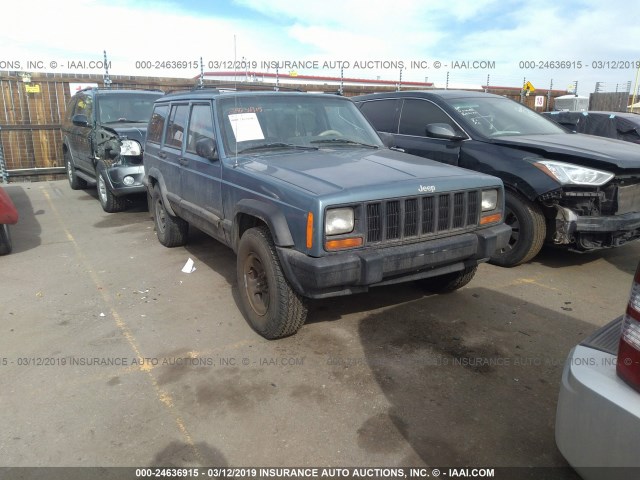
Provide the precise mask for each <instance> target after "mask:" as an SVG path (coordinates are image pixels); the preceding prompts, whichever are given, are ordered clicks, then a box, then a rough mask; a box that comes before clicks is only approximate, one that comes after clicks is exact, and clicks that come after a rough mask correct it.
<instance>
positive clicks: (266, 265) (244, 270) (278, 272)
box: [236, 227, 307, 339]
mask: <svg viewBox="0 0 640 480" xmlns="http://www.w3.org/2000/svg"><path fill="white" fill-rule="evenodd" d="M236 272H237V277H238V289H239V291H240V305H241V308H242V311H243V313H244V316H245V318H246V319H247V320H248V321H249V324H250V325H251V327H252V328H253V329H254V330H255V331H256V332H258V333H259V334H260V335H262V336H263V337H265V338H268V339H275V338H281V337H286V336H288V335H292V334H294V333H296V332H297V331H298V329H299V328H300V327H301V326H302V325H303V324H304V322H305V320H306V319H307V307H306V305H305V303H304V299H303V298H302V297H301V296H300V295H298V294H297V293H296V292H295V291H294V290H293V289H292V288H291V285H289V282H288V281H287V279H286V278H285V276H284V274H283V273H282V268H281V267H280V260H279V259H278V254H277V253H276V248H275V245H274V243H273V240H272V239H271V234H270V233H269V230H268V229H267V228H266V227H256V228H251V229H249V230H247V231H246V232H245V233H244V234H243V235H242V238H241V239H240V244H239V246H238V259H237V264H236Z"/></svg>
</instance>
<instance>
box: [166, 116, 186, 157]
mask: <svg viewBox="0 0 640 480" xmlns="http://www.w3.org/2000/svg"><path fill="white" fill-rule="evenodd" d="M187 115H189V105H173V106H172V107H171V113H170V114H169V124H168V126H167V136H166V137H165V140H164V143H165V145H169V146H170V147H175V148H182V142H183V141H184V131H185V127H186V125H187Z"/></svg>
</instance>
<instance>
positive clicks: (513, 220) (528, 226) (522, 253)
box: [489, 192, 547, 267]
mask: <svg viewBox="0 0 640 480" xmlns="http://www.w3.org/2000/svg"><path fill="white" fill-rule="evenodd" d="M504 213H505V217H504V223H505V224H507V225H509V226H510V227H511V228H512V232H511V238H510V239H509V244H508V245H507V246H506V247H505V248H503V249H502V251H501V252H499V253H496V254H495V255H494V256H493V257H491V260H490V261H489V262H490V263H493V264H494V265H499V266H501V267H515V266H517V265H520V264H523V263H526V262H528V261H529V260H531V259H532V258H533V257H535V256H536V255H537V254H538V252H540V249H541V248H542V244H543V243H544V239H545V237H546V235H547V225H546V222H545V218H544V215H543V214H542V210H541V209H540V207H539V206H538V205H536V204H535V203H532V202H530V201H529V200H527V199H526V198H524V197H522V196H520V195H518V194H517V193H513V192H507V196H506V199H505V212H504Z"/></svg>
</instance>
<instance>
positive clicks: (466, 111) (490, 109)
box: [447, 97, 567, 137]
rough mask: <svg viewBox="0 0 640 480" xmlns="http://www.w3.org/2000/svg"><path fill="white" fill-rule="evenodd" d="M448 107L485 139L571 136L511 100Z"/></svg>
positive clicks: (457, 103)
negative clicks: (518, 136)
mask: <svg viewBox="0 0 640 480" xmlns="http://www.w3.org/2000/svg"><path fill="white" fill-rule="evenodd" d="M447 103H448V104H449V105H450V106H451V107H453V108H454V109H455V110H456V111H457V112H458V113H459V117H458V119H459V120H460V123H462V124H463V126H464V127H465V128H469V129H470V130H472V131H475V132H476V133H479V134H480V135H482V136H485V137H504V136H508V135H547V134H552V133H567V132H566V131H565V130H563V129H562V128H561V127H559V126H558V125H557V124H555V123H554V122H552V121H551V120H548V119H546V118H544V117H543V116H542V115H540V114H539V113H536V112H534V111H533V110H530V109H529V108H527V107H525V106H524V105H521V104H519V103H517V102H514V101H513V100H509V99H508V98H492V97H489V98H459V99H451V100H448V101H447Z"/></svg>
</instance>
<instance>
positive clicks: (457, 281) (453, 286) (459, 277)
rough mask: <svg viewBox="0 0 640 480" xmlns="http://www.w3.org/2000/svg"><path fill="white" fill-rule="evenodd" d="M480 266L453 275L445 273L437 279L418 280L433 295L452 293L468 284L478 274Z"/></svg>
mask: <svg viewBox="0 0 640 480" xmlns="http://www.w3.org/2000/svg"><path fill="white" fill-rule="evenodd" d="M476 270H478V266H477V265H476V266H474V267H467V268H465V269H464V270H461V271H459V272H453V273H445V274H444V275H439V276H437V277H431V278H425V279H423V280H418V281H419V282H420V284H421V285H422V286H423V287H424V288H425V289H427V290H429V291H430V292H433V293H451V292H454V291H456V290H458V289H459V288H462V287H464V286H465V285H466V284H468V283H469V282H470V281H471V280H472V279H473V277H474V275H475V274H476Z"/></svg>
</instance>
